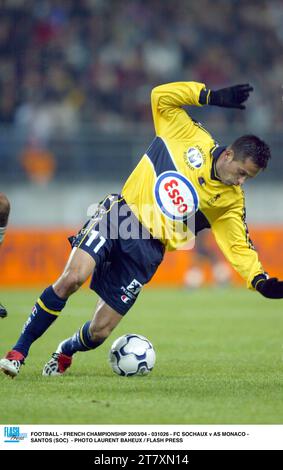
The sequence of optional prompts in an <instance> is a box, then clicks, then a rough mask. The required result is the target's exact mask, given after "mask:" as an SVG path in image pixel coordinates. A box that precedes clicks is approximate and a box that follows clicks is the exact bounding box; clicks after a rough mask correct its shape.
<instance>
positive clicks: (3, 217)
mask: <svg viewBox="0 0 283 470" xmlns="http://www.w3.org/2000/svg"><path fill="white" fill-rule="evenodd" d="M9 214H10V202H9V200H8V198H7V196H6V195H5V194H4V193H0V245H1V243H2V241H3V239H4V235H5V231H6V228H7V224H8V218H9Z"/></svg>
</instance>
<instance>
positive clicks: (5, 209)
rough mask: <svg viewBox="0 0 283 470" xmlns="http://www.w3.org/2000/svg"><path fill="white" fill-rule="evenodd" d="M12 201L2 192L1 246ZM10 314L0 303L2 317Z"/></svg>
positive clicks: (0, 216)
mask: <svg viewBox="0 0 283 470" xmlns="http://www.w3.org/2000/svg"><path fill="white" fill-rule="evenodd" d="M9 214H10V202H9V200H8V198H7V196H6V195H5V194H4V193H0V246H1V245H2V242H3V239H4V236H5V232H6V229H7V225H8V218H9ZM7 315H8V313H7V310H6V308H5V307H4V306H3V305H2V304H1V303H0V318H5V317H6V316H7Z"/></svg>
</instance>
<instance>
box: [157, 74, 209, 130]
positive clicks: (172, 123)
mask: <svg viewBox="0 0 283 470" xmlns="http://www.w3.org/2000/svg"><path fill="white" fill-rule="evenodd" d="M204 89H205V85H204V84H203V83H197V82H175V83H167V84H165V85H160V86H157V87H155V88H153V90H152V92H151V108H152V114H153V122H154V127H155V131H156V134H157V135H160V136H162V135H164V136H165V137H169V138H170V137H171V138H174V137H176V138H187V137H189V136H190V135H191V134H192V132H193V128H194V123H193V121H192V120H191V118H190V116H189V115H188V114H187V112H186V111H185V110H184V109H183V108H182V107H183V106H186V105H188V106H190V105H191V106H201V103H200V101H199V98H200V93H201V90H204Z"/></svg>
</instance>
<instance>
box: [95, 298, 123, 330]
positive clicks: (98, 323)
mask: <svg viewBox="0 0 283 470" xmlns="http://www.w3.org/2000/svg"><path fill="white" fill-rule="evenodd" d="M122 318H123V315H121V314H120V313H118V312H117V311H116V310H114V309H113V308H112V307H110V306H109V305H108V304H107V303H106V302H105V301H104V300H103V299H102V298H101V297H99V299H98V302H97V304H96V308H95V312H94V316H93V319H92V321H91V324H90V332H91V334H92V335H93V334H95V333H98V332H100V333H105V334H104V336H108V335H109V334H110V333H111V331H112V330H113V329H114V328H115V327H116V326H117V325H118V323H120V321H121V320H122Z"/></svg>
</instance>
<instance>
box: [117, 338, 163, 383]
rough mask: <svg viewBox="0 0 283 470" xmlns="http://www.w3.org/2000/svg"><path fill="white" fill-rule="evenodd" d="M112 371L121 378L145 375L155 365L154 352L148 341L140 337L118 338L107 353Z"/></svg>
mask: <svg viewBox="0 0 283 470" xmlns="http://www.w3.org/2000/svg"><path fill="white" fill-rule="evenodd" d="M109 362H110V365H111V367H112V370H113V371H114V372H115V373H116V374H118V375H122V376H124V377H125V376H127V377H129V376H132V375H147V374H149V372H150V371H151V370H152V369H153V366H154V364H155V351H154V349H153V346H152V344H151V342H150V341H148V339H147V338H145V337H144V336H141V335H136V334H128V335H124V336H120V338H118V339H116V341H114V343H113V344H112V347H111V349H110V353H109Z"/></svg>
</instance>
